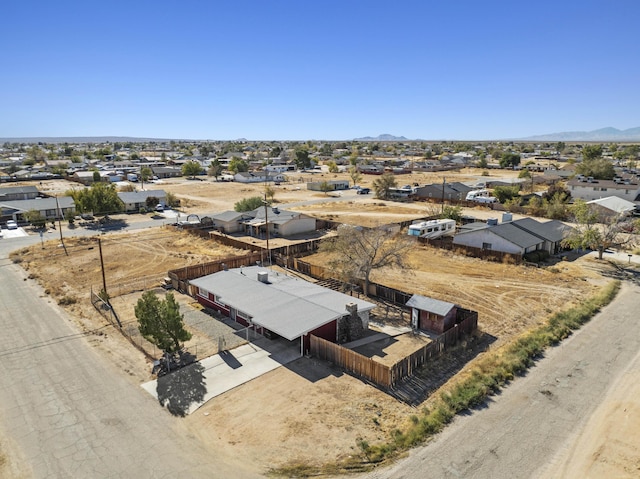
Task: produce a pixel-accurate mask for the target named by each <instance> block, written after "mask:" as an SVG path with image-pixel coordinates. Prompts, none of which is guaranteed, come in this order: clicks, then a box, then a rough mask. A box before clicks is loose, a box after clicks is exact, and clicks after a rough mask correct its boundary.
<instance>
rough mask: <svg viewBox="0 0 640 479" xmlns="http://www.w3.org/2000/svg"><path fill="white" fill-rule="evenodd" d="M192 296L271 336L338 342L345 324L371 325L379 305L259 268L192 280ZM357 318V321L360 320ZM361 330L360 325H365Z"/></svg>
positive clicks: (304, 344) (303, 344)
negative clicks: (370, 317) (375, 308)
mask: <svg viewBox="0 0 640 479" xmlns="http://www.w3.org/2000/svg"><path fill="white" fill-rule="evenodd" d="M189 289H190V292H191V294H192V295H193V296H195V298H196V299H197V300H198V302H199V303H200V304H202V305H203V306H205V307H208V308H211V309H214V310H216V311H219V312H220V313H222V314H224V315H226V316H228V317H229V318H231V319H232V320H234V321H236V322H237V323H240V324H242V325H244V326H248V327H250V328H252V329H253V330H254V331H256V332H257V333H259V334H263V335H265V336H267V337H274V336H281V337H283V338H285V339H286V340H288V341H300V354H301V355H304V354H306V353H307V352H308V351H309V347H310V335H311V334H313V335H315V336H318V337H321V338H323V339H326V340H328V341H332V342H337V341H338V338H339V331H340V328H342V327H344V322H348V321H350V320H351V321H353V320H354V318H355V320H356V321H359V322H360V323H361V327H362V328H363V329H365V330H366V329H367V328H368V326H369V312H370V311H371V310H372V309H373V308H374V307H375V305H374V304H372V303H369V302H367V301H363V300H361V299H358V298H354V297H352V296H348V295H346V294H343V293H339V292H337V291H333V290H331V289H327V288H324V287H322V286H318V285H316V284H313V283H310V282H308V281H305V280H303V279H300V278H296V277H292V276H289V275H286V274H282V273H278V272H274V271H270V270H266V269H264V268H262V267H259V266H250V267H243V268H237V269H230V270H223V271H219V272H217V273H214V274H210V275H208V276H203V277H201V278H197V279H194V280H191V281H190V287H189ZM355 315H357V316H355ZM359 326H360V325H359Z"/></svg>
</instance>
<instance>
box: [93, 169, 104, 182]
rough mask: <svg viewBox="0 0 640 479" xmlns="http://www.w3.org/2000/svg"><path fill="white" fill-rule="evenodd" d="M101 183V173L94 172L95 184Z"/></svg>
mask: <svg viewBox="0 0 640 479" xmlns="http://www.w3.org/2000/svg"><path fill="white" fill-rule="evenodd" d="M100 181H102V179H101V177H100V172H99V171H94V172H93V182H94V183H100Z"/></svg>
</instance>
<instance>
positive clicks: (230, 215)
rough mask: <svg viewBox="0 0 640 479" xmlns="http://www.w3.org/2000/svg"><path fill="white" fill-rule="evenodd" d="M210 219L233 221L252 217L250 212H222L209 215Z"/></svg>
mask: <svg viewBox="0 0 640 479" xmlns="http://www.w3.org/2000/svg"><path fill="white" fill-rule="evenodd" d="M210 216H211V219H213V220H218V221H224V222H227V221H235V220H238V219H241V218H250V217H252V214H251V212H245V213H239V212H237V211H223V212H222V213H216V214H213V215H210Z"/></svg>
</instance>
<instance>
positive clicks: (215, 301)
mask: <svg viewBox="0 0 640 479" xmlns="http://www.w3.org/2000/svg"><path fill="white" fill-rule="evenodd" d="M213 302H214V303H216V304H219V305H220V306H224V303H223V302H222V298H221V297H220V296H218V295H217V294H214V295H213Z"/></svg>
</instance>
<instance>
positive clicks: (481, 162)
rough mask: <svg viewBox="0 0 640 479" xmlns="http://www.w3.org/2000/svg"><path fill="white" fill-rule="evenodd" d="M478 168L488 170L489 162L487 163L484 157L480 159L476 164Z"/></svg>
mask: <svg viewBox="0 0 640 479" xmlns="http://www.w3.org/2000/svg"><path fill="white" fill-rule="evenodd" d="M476 166H477V167H478V168H483V169H484V168H486V167H487V166H489V162H488V161H487V158H486V157H485V156H484V155H483V156H481V157H480V159H478V161H477V162H476Z"/></svg>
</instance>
